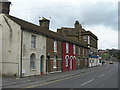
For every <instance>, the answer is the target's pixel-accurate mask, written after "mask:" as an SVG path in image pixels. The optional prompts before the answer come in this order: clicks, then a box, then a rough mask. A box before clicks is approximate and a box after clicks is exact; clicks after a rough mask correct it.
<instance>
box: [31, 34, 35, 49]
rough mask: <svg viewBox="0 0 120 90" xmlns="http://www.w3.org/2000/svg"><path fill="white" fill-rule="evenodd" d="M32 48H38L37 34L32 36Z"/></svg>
mask: <svg viewBox="0 0 120 90" xmlns="http://www.w3.org/2000/svg"><path fill="white" fill-rule="evenodd" d="M31 48H33V49H35V48H36V36H35V35H32V36H31Z"/></svg>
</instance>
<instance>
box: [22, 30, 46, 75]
mask: <svg viewBox="0 0 120 90" xmlns="http://www.w3.org/2000/svg"><path fill="white" fill-rule="evenodd" d="M31 35H35V36H36V48H35V49H32V48H31ZM22 47H23V49H22V50H23V52H22V56H23V71H24V72H25V76H30V75H38V74H40V62H41V61H40V60H41V59H40V58H41V56H42V55H43V56H44V58H45V57H46V37H44V36H41V35H38V34H35V33H31V32H27V31H23V46H22ZM32 53H34V54H35V55H36V61H35V69H30V55H31V54H32ZM43 68H44V69H43V74H46V60H45V59H44V66H43Z"/></svg>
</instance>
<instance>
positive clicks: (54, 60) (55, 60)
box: [53, 56, 57, 68]
mask: <svg viewBox="0 0 120 90" xmlns="http://www.w3.org/2000/svg"><path fill="white" fill-rule="evenodd" d="M56 63H57V58H56V56H54V58H53V68H57V67H56V65H57V64H56Z"/></svg>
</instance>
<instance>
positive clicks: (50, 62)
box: [46, 38, 62, 72]
mask: <svg viewBox="0 0 120 90" xmlns="http://www.w3.org/2000/svg"><path fill="white" fill-rule="evenodd" d="M56 41H57V52H54V39H51V38H47V42H46V46H47V47H46V55H47V56H49V57H50V58H49V60H48V59H47V60H48V61H47V64H48V65H47V67H48V68H47V69H48V70H47V72H56V71H61V70H62V43H61V41H58V40H56ZM54 56H57V61H56V62H57V64H56V65H57V68H53V58H54Z"/></svg>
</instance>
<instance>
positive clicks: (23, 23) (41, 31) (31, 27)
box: [5, 14, 89, 49]
mask: <svg viewBox="0 0 120 90" xmlns="http://www.w3.org/2000/svg"><path fill="white" fill-rule="evenodd" d="M5 15H6V16H7V17H8V18H10V19H11V20H13V21H14V22H15V23H17V24H18V25H20V26H21V29H22V30H26V31H30V32H34V33H37V34H41V35H43V36H46V37H48V38H52V39H56V40H60V41H63V42H69V43H73V44H76V45H78V46H81V47H84V48H88V47H87V46H85V45H83V44H81V43H79V42H75V41H72V40H70V39H68V38H67V37H65V36H63V35H61V34H59V33H56V32H53V31H51V30H47V29H44V28H42V27H40V26H38V25H35V24H32V23H30V22H27V21H25V20H22V19H19V18H17V17H14V16H11V15H7V14H5ZM88 49H89V48H88Z"/></svg>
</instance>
